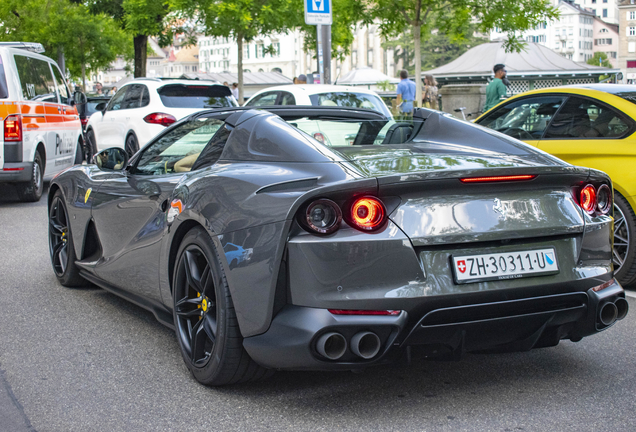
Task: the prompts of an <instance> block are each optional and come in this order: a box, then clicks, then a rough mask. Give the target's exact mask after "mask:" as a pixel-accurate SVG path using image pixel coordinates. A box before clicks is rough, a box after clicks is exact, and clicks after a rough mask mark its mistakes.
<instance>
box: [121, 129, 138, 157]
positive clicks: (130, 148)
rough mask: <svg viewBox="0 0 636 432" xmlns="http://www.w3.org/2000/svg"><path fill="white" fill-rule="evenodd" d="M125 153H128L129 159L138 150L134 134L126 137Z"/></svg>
mask: <svg viewBox="0 0 636 432" xmlns="http://www.w3.org/2000/svg"><path fill="white" fill-rule="evenodd" d="M124 148H125V150H126V153H128V158H129V159H130V158H131V157H132V155H134V154H135V153H137V151H138V150H139V143H138V142H137V138H136V137H135V135H134V134H130V135H128V136H127V137H126V145H125V147H124Z"/></svg>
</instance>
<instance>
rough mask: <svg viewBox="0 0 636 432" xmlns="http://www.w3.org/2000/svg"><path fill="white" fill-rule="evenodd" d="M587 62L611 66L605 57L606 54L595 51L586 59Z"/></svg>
mask: <svg viewBox="0 0 636 432" xmlns="http://www.w3.org/2000/svg"><path fill="white" fill-rule="evenodd" d="M587 64H589V65H594V66H603V67H606V68H611V67H613V66H612V64H611V63H610V61H609V60H608V59H607V54H605V53H604V52H600V51H597V52H595V53H594V55H593V56H592V57H590V58H589V59H588V60H587Z"/></svg>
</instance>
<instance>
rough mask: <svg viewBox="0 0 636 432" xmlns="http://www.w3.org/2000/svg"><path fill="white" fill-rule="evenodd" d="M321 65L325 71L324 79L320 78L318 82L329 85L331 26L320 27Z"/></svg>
mask: <svg viewBox="0 0 636 432" xmlns="http://www.w3.org/2000/svg"><path fill="white" fill-rule="evenodd" d="M322 46H323V49H322V63H323V66H322V67H323V69H324V71H325V77H324V78H322V76H321V77H320V82H321V83H324V84H331V26H330V25H323V26H322Z"/></svg>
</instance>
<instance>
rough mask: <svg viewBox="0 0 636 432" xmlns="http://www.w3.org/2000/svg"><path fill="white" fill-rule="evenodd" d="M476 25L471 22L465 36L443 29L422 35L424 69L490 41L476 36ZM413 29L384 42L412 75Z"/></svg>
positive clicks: (440, 63)
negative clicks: (448, 32)
mask: <svg viewBox="0 0 636 432" xmlns="http://www.w3.org/2000/svg"><path fill="white" fill-rule="evenodd" d="M474 33H475V26H474V24H472V23H471V24H470V26H469V28H467V29H466V31H465V36H464V37H463V38H459V39H458V38H457V37H452V36H449V35H447V34H446V33H444V32H441V31H433V32H431V34H427V35H422V37H421V39H422V41H421V44H420V46H421V52H422V60H421V62H422V70H428V69H434V68H436V67H439V66H442V65H445V64H447V63H450V62H451V61H453V60H455V59H456V58H457V57H459V56H460V55H462V54H464V53H465V52H466V51H468V50H469V49H470V48H472V47H474V46H477V45H479V44H482V43H485V42H488V39H486V38H484V37H479V36H474ZM414 45H415V43H414V41H413V37H412V35H411V31H410V30H407V31H405V32H404V33H403V34H401V35H400V37H399V38H397V39H389V40H386V41H385V42H383V43H382V48H385V49H387V48H390V49H393V61H394V62H395V63H397V62H398V61H399V60H400V59H402V60H403V64H404V69H406V70H407V71H408V72H409V74H410V75H414V74H415V62H414V61H413V60H414V58H415V50H414Z"/></svg>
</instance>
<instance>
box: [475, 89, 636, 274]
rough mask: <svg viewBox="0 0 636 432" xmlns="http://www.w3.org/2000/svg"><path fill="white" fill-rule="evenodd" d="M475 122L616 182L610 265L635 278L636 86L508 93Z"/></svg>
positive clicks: (617, 271) (616, 270) (617, 270)
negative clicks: (611, 262) (612, 248)
mask: <svg viewBox="0 0 636 432" xmlns="http://www.w3.org/2000/svg"><path fill="white" fill-rule="evenodd" d="M475 123H478V124H480V125H482V126H486V127H488V128H491V129H494V130H497V131H499V132H503V133H505V134H506V135H509V136H511V137H514V138H517V139H520V140H523V141H525V142H526V143H528V144H531V145H533V146H535V147H538V148H540V149H541V150H544V151H546V152H548V153H550V154H553V155H554V156H557V157H558V158H560V159H563V160H565V161H566V162H569V163H571V164H573V165H579V166H586V167H591V168H596V169H599V170H601V171H605V172H606V173H608V174H609V175H610V177H611V178H612V181H613V183H614V220H615V222H614V269H615V274H616V278H617V279H618V280H619V281H620V282H621V283H622V284H623V285H627V284H630V283H632V282H635V281H636V216H635V215H634V209H636V163H635V162H636V133H635V132H636V86H634V85H619V84H581V85H576V86H566V87H553V88H547V89H541V90H533V91H529V92H526V93H522V94H519V95H516V96H514V97H511V98H510V99H506V100H505V101H503V102H501V103H500V104H499V105H497V106H495V107H494V108H492V109H491V110H490V111H488V112H486V113H484V114H482V115H481V116H480V117H479V118H478V119H477V120H475Z"/></svg>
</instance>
